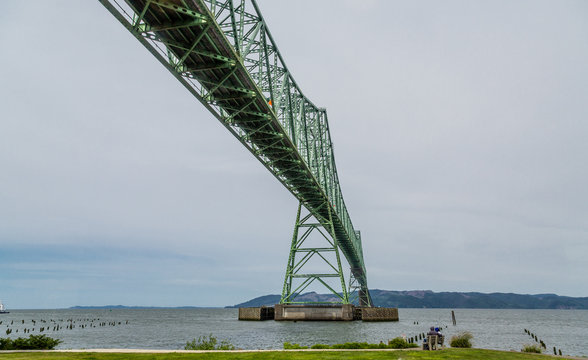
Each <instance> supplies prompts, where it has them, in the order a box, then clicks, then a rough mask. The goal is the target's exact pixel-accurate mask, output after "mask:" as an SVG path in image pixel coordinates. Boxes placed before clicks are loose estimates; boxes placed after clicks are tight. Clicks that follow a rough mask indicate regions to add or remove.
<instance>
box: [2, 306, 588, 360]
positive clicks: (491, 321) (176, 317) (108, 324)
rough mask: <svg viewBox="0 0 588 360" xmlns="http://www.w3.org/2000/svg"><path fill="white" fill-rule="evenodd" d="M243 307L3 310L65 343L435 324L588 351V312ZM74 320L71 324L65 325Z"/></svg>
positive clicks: (262, 343) (325, 337) (241, 343)
mask: <svg viewBox="0 0 588 360" xmlns="http://www.w3.org/2000/svg"><path fill="white" fill-rule="evenodd" d="M237 312H238V311H237V309H113V310H102V309H100V310H94V309H92V310H69V309H66V310H13V311H11V313H10V314H2V315H0V321H1V322H2V323H1V324H0V337H6V336H7V335H5V332H6V330H7V329H11V330H12V333H11V334H10V335H8V337H11V338H15V337H18V336H28V335H29V333H30V334H40V332H39V330H40V328H41V327H44V328H45V330H44V332H43V333H42V334H46V335H48V336H51V337H55V338H59V339H61V340H63V343H62V344H60V345H59V347H58V348H59V349H90V348H129V349H132V348H134V349H183V347H184V345H185V344H186V342H187V341H189V340H192V339H194V338H198V337H200V336H204V335H209V334H213V335H214V336H215V337H217V338H218V339H219V340H221V339H224V340H228V341H229V342H230V343H232V344H233V345H235V346H236V347H237V348H242V349H281V348H282V347H283V343H284V342H286V341H288V342H291V343H299V344H301V345H312V344H317V343H322V344H338V343H344V342H351V341H358V342H363V341H367V342H370V343H379V342H380V341H384V342H387V340H389V339H392V338H394V337H397V336H403V335H405V336H407V337H411V336H416V335H418V334H419V333H423V332H427V331H428V329H429V327H430V326H433V325H435V326H440V327H442V328H443V331H442V333H443V334H444V335H445V336H446V338H447V339H448V338H449V337H451V336H452V335H454V334H456V333H458V332H460V331H470V332H471V333H472V334H473V335H474V338H473V343H474V347H477V348H487V349H503V350H520V349H521V348H522V347H523V345H524V344H533V343H534V340H532V339H531V337H530V336H529V335H527V334H526V333H525V332H524V329H528V330H530V331H531V332H533V333H534V334H536V335H537V336H538V338H539V339H541V340H543V341H544V342H545V344H546V345H547V351H546V352H547V353H552V352H553V347H554V346H556V347H557V348H558V349H562V352H563V353H564V354H566V355H573V356H588V343H587V342H586V341H585V340H586V331H587V330H588V310H512V309H508V310H502V309H501V310H484V309H482V310H480V309H457V310H455V315H456V320H457V325H456V326H453V325H452V323H451V310H450V309H399V315H400V321H398V322H383V323H367V322H361V321H353V322H300V321H299V322H276V321H263V322H252V321H238V320H237ZM23 320H24V323H23ZM33 320H34V321H35V322H36V323H33ZM70 320H71V321H70ZM70 324H71V325H72V326H71V327H72V328H71V329H70V328H69V327H66V326H68V325H70ZM101 324H102V325H101ZM113 324H114V325H113ZM57 325H59V326H60V328H59V330H57V328H56V327H57ZM33 328H34V330H32V329H33ZM25 329H27V332H26V333H25V332H24V331H25ZM29 330H30V332H29Z"/></svg>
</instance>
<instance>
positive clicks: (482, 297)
mask: <svg viewBox="0 0 588 360" xmlns="http://www.w3.org/2000/svg"><path fill="white" fill-rule="evenodd" d="M370 293H371V295H372V300H373V302H374V305H375V306H382V307H398V308H451V309H466V308H470V309H579V310H588V297H579V298H578V297H569V296H559V295H555V294H537V295H522V294H512V293H491V294H484V293H479V292H440V293H436V292H433V291H430V290H411V291H390V290H378V289H374V290H370ZM296 300H297V301H336V298H335V296H334V295H331V294H317V293H316V292H309V293H305V294H302V295H299V296H298V297H297V298H296ZM279 302H280V295H265V296H260V297H257V298H255V299H251V300H249V301H246V302H244V303H241V304H237V305H234V306H228V307H234V308H236V307H255V306H262V305H265V306H271V305H275V304H277V303H279Z"/></svg>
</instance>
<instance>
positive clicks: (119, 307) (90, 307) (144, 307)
mask: <svg viewBox="0 0 588 360" xmlns="http://www.w3.org/2000/svg"><path fill="white" fill-rule="evenodd" d="M69 309H83V310H87V309H213V308H212V307H201V306H177V307H165V306H124V305H104V306H79V305H78V306H72V307H70V308H69Z"/></svg>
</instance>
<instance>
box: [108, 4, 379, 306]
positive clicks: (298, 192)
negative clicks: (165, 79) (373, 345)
mask: <svg viewBox="0 0 588 360" xmlns="http://www.w3.org/2000/svg"><path fill="white" fill-rule="evenodd" d="M99 1H100V2H101V3H102V4H103V5H104V6H105V7H106V8H107V9H108V10H109V11H110V12H111V13H112V15H114V17H115V18H116V19H118V20H119V21H120V23H121V24H122V25H123V26H124V27H125V28H126V29H127V30H129V31H130V32H131V34H133V36H134V37H135V38H136V39H137V40H138V41H139V42H141V43H142V44H143V45H144V46H145V47H146V48H147V49H148V50H149V51H150V52H151V54H152V55H153V56H155V57H156V58H157V59H158V60H159V61H160V62H161V63H162V64H163V65H164V66H165V67H166V68H167V69H168V70H169V71H170V72H171V73H172V74H173V75H174V76H175V77H176V79H177V80H178V81H179V82H180V83H182V85H184V87H185V88H186V89H187V90H188V91H190V92H191V93H192V95H193V96H194V97H195V98H196V99H198V100H199V101H200V102H201V103H202V104H203V105H204V106H205V107H206V109H208V110H209V111H210V112H211V113H212V114H213V115H214V116H215V117H216V118H217V119H218V120H219V121H220V122H221V123H222V124H223V125H224V126H225V127H226V129H227V130H228V131H229V132H230V133H231V134H233V136H235V138H237V140H239V141H240V142H241V143H242V144H243V146H245V148H247V150H249V151H250V152H251V154H252V155H253V156H255V157H256V158H257V159H258V160H259V161H260V162H261V163H262V164H263V165H264V166H265V167H266V169H267V170H268V171H269V172H270V173H271V174H273V175H274V176H275V177H276V178H277V179H278V181H280V182H281V183H282V184H283V185H284V186H285V187H286V188H287V189H288V190H289V191H290V192H291V193H292V195H294V196H295V197H296V198H297V199H298V200H299V202H300V206H299V208H298V216H297V219H296V226H295V230H294V235H293V237H292V245H291V248H290V256H289V259H288V264H287V269H286V276H285V281H284V287H283V292H282V300H281V304H285V305H288V304H290V305H291V304H298V303H304V302H297V301H296V296H297V295H298V294H300V293H301V292H302V291H303V290H304V289H306V288H307V287H308V286H309V285H310V284H311V283H313V282H315V281H317V282H320V283H322V284H323V285H325V286H326V287H327V288H328V289H330V290H331V291H332V292H333V294H334V295H336V296H337V297H338V298H339V300H338V301H337V303H341V304H349V303H351V302H353V297H354V296H355V297H357V300H358V302H359V304H360V305H361V306H364V307H365V306H372V301H371V298H370V294H369V290H368V285H367V273H366V267H365V264H364V259H363V250H362V243H361V234H360V232H359V231H357V230H355V228H354V227H353V224H352V222H351V218H350V216H349V212H348V210H347V207H346V205H345V201H344V199H343V194H342V192H341V186H340V183H339V177H338V175H337V168H336V166H335V156H334V153H333V144H332V141H331V135H330V131H329V123H328V118H327V111H326V110H325V109H324V108H319V107H318V106H316V105H315V104H314V103H313V102H311V101H310V100H309V99H308V98H307V97H306V96H305V95H304V94H303V92H302V91H301V89H300V87H299V86H298V84H297V83H296V81H295V80H294V78H293V77H292V74H291V73H290V70H289V69H288V67H287V66H286V64H285V62H284V59H283V58H282V56H281V54H280V52H279V50H278V47H277V45H276V42H275V41H274V39H273V37H272V35H271V33H270V31H269V29H268V27H267V24H266V22H265V20H264V18H263V16H262V14H261V12H260V10H259V7H258V5H257V3H256V2H255V0H99ZM304 208H305V209H306V210H307V211H308V212H309V214H308V215H306V216H305V215H304V214H302V215H301V211H302V210H303V209H304ZM314 229H318V231H321V233H323V232H325V233H327V234H328V235H330V236H329V237H327V238H326V241H327V242H326V243H327V245H326V246H324V247H314V248H305V247H303V243H304V241H305V239H306V237H307V236H308V234H309V232H310V231H312V230H314ZM339 251H341V252H342V253H343V255H344V256H345V258H346V259H347V262H348V263H349V265H350V267H351V269H350V270H351V271H350V272H351V276H350V280H349V287H347V286H346V285H345V278H344V276H343V270H342V266H341V260H340V257H339ZM325 252H330V253H333V252H334V253H335V255H336V260H335V261H328V260H327V259H326V257H325V256H323V253H325ZM312 257H320V258H322V259H323V260H325V261H326V262H327V268H328V269H330V270H329V272H322V273H307V272H304V270H303V269H304V265H305V264H306V263H307V262H308V261H309V259H310V258H312ZM331 270H332V271H331ZM327 278H339V279H340V281H341V290H338V289H335V288H333V287H332V286H331V285H328V283H327V281H326V279H327ZM297 282H298V283H297Z"/></svg>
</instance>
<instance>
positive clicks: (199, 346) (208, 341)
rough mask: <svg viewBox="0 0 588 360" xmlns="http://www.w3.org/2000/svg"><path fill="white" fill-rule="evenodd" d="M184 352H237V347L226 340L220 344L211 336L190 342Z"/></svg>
mask: <svg viewBox="0 0 588 360" xmlns="http://www.w3.org/2000/svg"><path fill="white" fill-rule="evenodd" d="M184 350H235V347H234V346H233V345H232V344H231V343H230V342H228V341H226V340H221V342H220V343H219V342H218V339H217V338H216V337H214V336H212V334H210V335H208V337H206V336H200V337H199V338H198V340H196V339H194V340H192V341H188V342H187V343H186V346H184Z"/></svg>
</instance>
